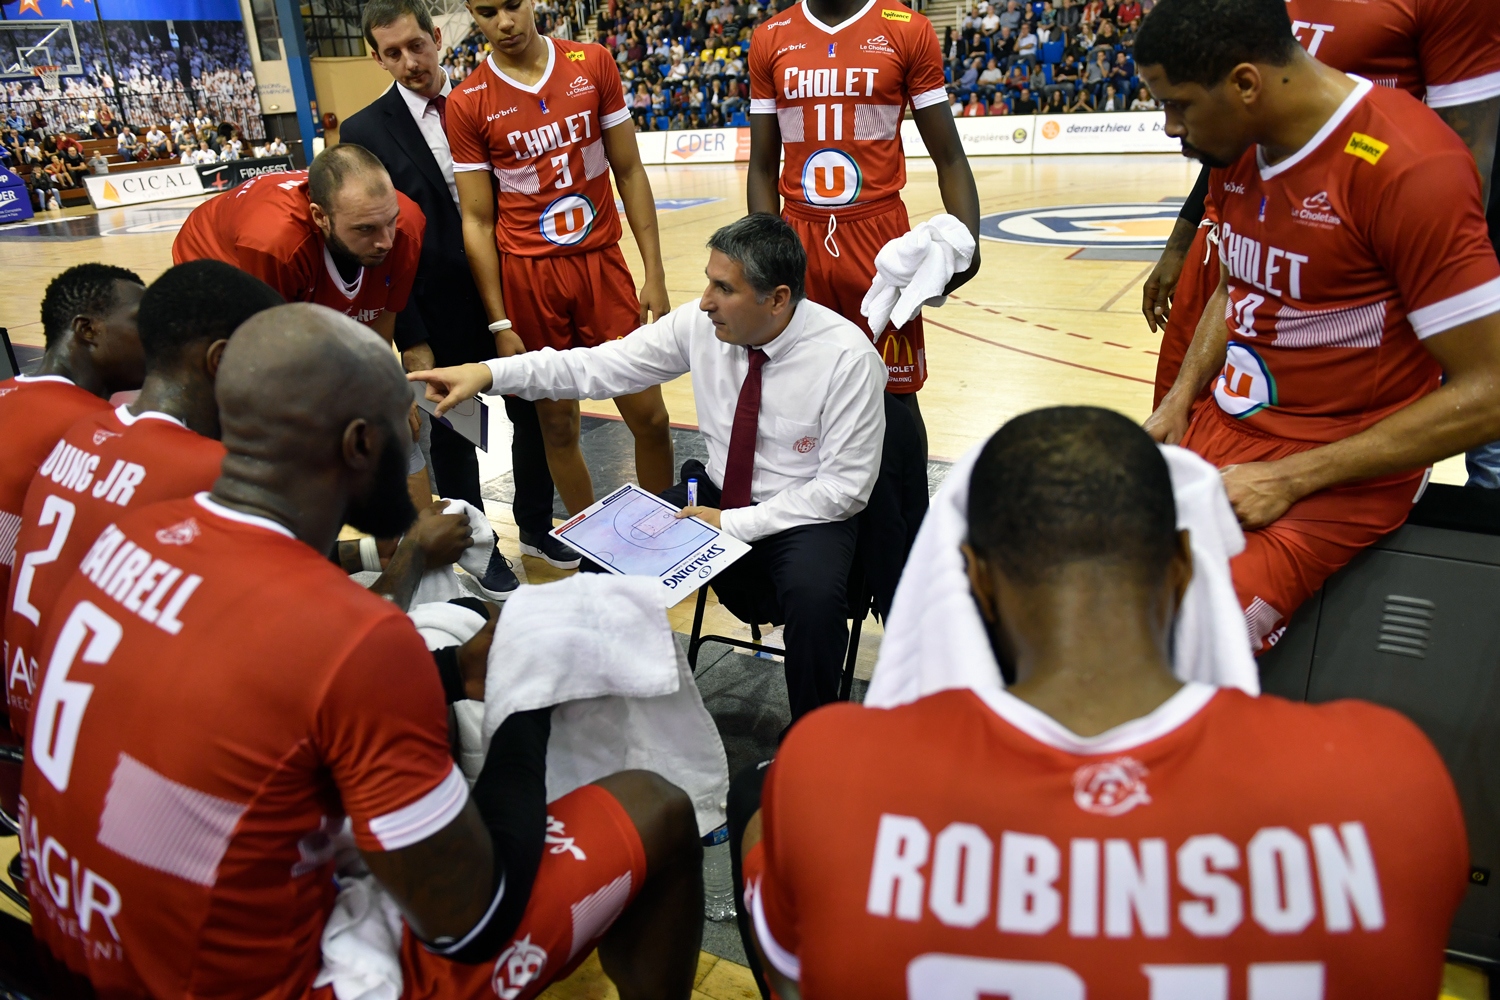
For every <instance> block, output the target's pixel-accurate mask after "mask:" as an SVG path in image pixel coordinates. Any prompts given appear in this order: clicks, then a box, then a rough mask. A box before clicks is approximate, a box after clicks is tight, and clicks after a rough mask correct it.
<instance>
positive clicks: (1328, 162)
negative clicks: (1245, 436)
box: [1210, 77, 1500, 443]
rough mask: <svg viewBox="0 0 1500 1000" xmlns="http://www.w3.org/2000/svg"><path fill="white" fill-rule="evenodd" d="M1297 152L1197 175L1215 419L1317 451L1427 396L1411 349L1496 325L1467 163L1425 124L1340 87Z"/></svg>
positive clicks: (1359, 90)
mask: <svg viewBox="0 0 1500 1000" xmlns="http://www.w3.org/2000/svg"><path fill="white" fill-rule="evenodd" d="M1355 84H1356V86H1355V89H1354V91H1353V92H1352V93H1351V94H1350V95H1349V97H1348V99H1347V100H1345V101H1344V103H1343V104H1342V105H1341V106H1340V107H1339V109H1338V111H1337V112H1335V114H1334V115H1333V117H1332V118H1330V119H1329V121H1328V122H1327V123H1326V124H1325V125H1324V126H1323V128H1322V129H1321V130H1320V131H1319V132H1318V133H1317V134H1316V135H1315V136H1314V137H1313V138H1312V139H1311V140H1310V141H1309V142H1308V143H1307V145H1306V146H1304V147H1302V149H1300V150H1298V151H1297V152H1296V153H1293V154H1292V155H1291V156H1288V157H1287V158H1285V159H1283V160H1282V161H1280V162H1279V163H1276V164H1275V165H1273V166H1266V165H1265V164H1264V162H1263V160H1262V159H1261V155H1262V154H1261V153H1260V151H1259V149H1257V148H1252V149H1249V150H1246V152H1245V154H1244V155H1243V156H1241V157H1240V159H1239V160H1238V161H1237V162H1236V163H1234V164H1233V165H1231V166H1230V167H1228V168H1226V169H1222V170H1215V171H1213V172H1212V174H1211V175H1210V186H1211V187H1212V189H1213V196H1214V201H1215V203H1216V204H1217V205H1218V207H1219V218H1220V224H1219V257H1220V260H1221V261H1222V262H1223V263H1224V265H1225V270H1226V271H1227V282H1228V287H1229V299H1230V301H1229V306H1228V309H1227V324H1228V327H1229V346H1228V356H1227V358H1226V360H1225V365H1224V370H1223V372H1222V373H1221V374H1220V375H1219V377H1218V378H1217V380H1216V381H1215V382H1214V385H1213V393H1214V398H1215V399H1216V400H1217V402H1218V405H1219V407H1220V408H1221V409H1222V410H1223V411H1224V412H1225V413H1227V414H1229V415H1230V416H1232V417H1237V418H1239V419H1241V420H1243V421H1245V423H1246V425H1248V426H1250V427H1254V428H1256V429H1258V430H1261V431H1263V432H1265V433H1267V434H1271V435H1273V436H1275V437H1280V438H1287V439H1290V440H1295V441H1306V442H1311V443H1327V442H1330V441H1337V440H1339V439H1340V438H1345V437H1348V436H1350V435H1351V434H1355V433H1358V432H1359V431H1362V430H1364V429H1365V428H1367V427H1369V426H1371V425H1372V424H1374V423H1377V422H1378V421H1380V420H1382V419H1384V418H1385V417H1387V416H1389V415H1390V414H1391V413H1393V412H1395V411H1396V410H1399V409H1401V408H1402V407H1404V406H1407V405H1408V404H1410V403H1412V402H1413V401H1415V400H1417V399H1418V398H1420V397H1422V396H1424V395H1426V394H1427V393H1429V392H1431V391H1433V390H1434V389H1436V388H1437V386H1438V379H1439V376H1440V375H1441V372H1440V370H1439V366H1438V363H1437V361H1436V360H1435V359H1434V358H1433V357H1432V355H1431V354H1429V353H1428V352H1427V350H1426V349H1425V348H1424V347H1423V346H1422V343H1421V340H1422V339H1423V338H1426V337H1431V336H1433V335H1435V334H1439V333H1442V332H1444V331H1446V330H1450V329H1452V328H1454V327H1456V326H1459V325H1461V324H1464V323H1467V322H1470V321H1471V320H1475V319H1478V318H1480V317H1482V316H1484V315H1487V314H1489V313H1492V312H1496V311H1500V264H1497V263H1496V260H1495V252H1494V250H1493V249H1492V248H1491V246H1490V242H1489V233H1488V230H1487V228H1486V225H1485V219H1484V210H1483V209H1482V208H1481V207H1480V203H1479V177H1478V174H1477V173H1476V172H1475V170H1474V159H1473V157H1472V156H1470V154H1469V151H1468V149H1467V148H1466V147H1465V146H1464V144H1463V142H1462V141H1460V140H1459V138H1458V136H1456V135H1454V134H1453V130H1452V129H1450V128H1449V127H1448V126H1447V125H1446V124H1444V122H1443V121H1442V119H1440V118H1439V117H1438V116H1437V114H1436V113H1435V112H1433V111H1432V110H1430V109H1428V108H1426V107H1423V106H1422V105H1421V104H1420V103H1419V102H1417V101H1416V100H1414V99H1413V98H1412V97H1411V96H1410V95H1408V94H1405V93H1402V92H1400V91H1395V90H1388V89H1386V88H1383V87H1374V86H1372V85H1371V83H1370V81H1368V80H1364V79H1360V78H1357V77H1356V78H1355Z"/></svg>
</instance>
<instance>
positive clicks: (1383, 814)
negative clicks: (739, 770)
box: [746, 684, 1468, 1000]
mask: <svg viewBox="0 0 1500 1000" xmlns="http://www.w3.org/2000/svg"><path fill="white" fill-rule="evenodd" d="M829 754H834V755H842V756H840V759H843V760H850V761H857V762H858V763H857V764H855V765H854V766H853V767H852V768H850V767H845V768H841V769H829V768H828V767H827V765H826V762H827V760H829V759H830V758H829V756H828V755H829ZM761 808H762V819H763V822H764V831H765V839H764V840H763V841H762V843H761V845H760V846H759V847H757V850H761V849H762V848H763V855H762V857H761V858H759V859H757V858H756V857H755V856H754V854H752V855H751V857H749V858H747V861H746V880H747V883H748V887H747V895H748V896H749V897H750V898H749V904H750V910H751V916H752V919H753V920H754V923H755V928H756V932H757V935H758V936H759V938H760V941H761V944H762V946H763V951H764V952H765V953H766V956H767V958H768V959H770V961H771V962H772V964H773V965H775V966H776V967H777V968H778V969H779V970H780V971H781V972H782V973H783V974H784V975H787V976H789V977H791V978H795V979H800V981H801V986H802V995H803V996H805V997H809V998H812V1000H816V998H819V997H861V998H865V1000H880V998H887V997H888V998H892V1000H895V998H898V997H899V998H903V1000H905V998H910V1000H937V998H951V997H990V996H994V997H1010V998H1011V1000H1043V998H1045V1000H1084V998H1085V997H1088V998H1089V1000H1114V998H1118V1000H1168V998H1170V1000H1177V998H1184V1000H1185V998H1192V1000H1230V998H1234V1000H1288V998H1297V1000H1324V998H1329V1000H1333V998H1348V1000H1363V998H1368V997H1423V996H1433V995H1434V993H1435V991H1436V990H1437V989H1438V987H1439V984H1440V980H1441V977H1442V964H1443V946H1444V943H1445V941H1446V939H1447V934H1448V927H1449V923H1450V921H1451V920H1452V917H1453V913H1454V911H1455V910H1456V909H1457V906H1458V903H1459V900H1460V899H1461V897H1462V896H1463V894H1464V891H1465V888H1466V883H1467V881H1468V849H1467V844H1466V842H1465V836H1464V826H1463V817H1462V814H1461V813H1460V811H1459V805H1458V798H1457V795H1456V794H1455V792H1454V789H1453V783H1452V781H1451V780H1450V779H1449V777H1448V773H1447V771H1446V769H1445V768H1444V765H1443V762H1442V760H1441V759H1440V758H1439V757H1438V755H1437V753H1436V752H1435V751H1434V750H1433V748H1432V745H1431V744H1430V743H1428V742H1427V740H1426V738H1425V737H1424V736H1423V735H1422V734H1421V733H1420V732H1419V731H1418V730H1417V728H1416V727H1415V726H1414V725H1412V723H1411V722H1409V721H1408V720H1406V719H1405V718H1403V717H1401V716H1399V715H1397V714H1396V713H1395V712H1392V711H1389V710H1387V709H1384V708H1378V707H1376V706H1373V705H1368V704H1364V703H1360V702H1352V701H1345V702H1335V703H1331V704H1326V705H1318V706H1312V705H1307V704H1301V703H1294V702H1289V701H1285V700H1282V699H1279V698H1274V697H1271V696H1266V697H1262V698H1252V697H1249V696H1248V695H1245V694H1244V693H1242V692H1239V691H1235V690H1221V689H1216V688H1211V687H1207V686H1205V685H1201V684H1189V685H1187V686H1185V687H1184V688H1183V689H1182V690H1181V691H1179V692H1178V693H1177V694H1176V695H1174V696H1173V697H1172V698H1170V699H1168V700H1167V701H1166V702H1165V703H1164V704H1163V705H1161V706H1160V707H1158V708H1157V709H1156V710H1155V711H1154V712H1152V713H1151V714H1150V715H1147V716H1145V717H1143V718H1141V719H1137V720H1134V721H1132V722H1129V723H1126V724H1124V725H1122V726H1119V727H1117V728H1115V729H1112V730H1110V731H1108V732H1106V733H1103V734H1101V735H1099V736H1095V737H1090V738H1084V737H1079V736H1076V735H1074V734H1073V733H1071V732H1069V731H1068V730H1067V729H1065V728H1064V727H1062V726H1060V725H1059V724H1058V723H1056V722H1055V721H1053V720H1052V719H1051V718H1050V717H1048V716H1046V715H1043V714H1042V713H1041V712H1039V711H1037V710H1036V709H1034V708H1032V707H1031V706H1030V705H1028V704H1026V703H1025V702H1022V701H1021V700H1019V699H1017V698H1015V697H1014V696H1012V695H1010V694H1007V693H1005V692H985V693H977V692H973V691H947V692H942V693H939V694H935V695H931V696H929V697H927V698H923V699H921V700H919V701H917V702H914V703H912V704H910V705H905V706H902V707H900V708H896V709H892V710H885V711H874V710H869V709H861V708H855V707H851V706H837V707H833V708H825V709H822V710H820V711H818V712H816V713H814V714H813V715H812V716H810V717H809V718H807V719H805V720H803V721H802V722H801V723H799V724H798V725H797V726H796V728H794V729H793V730H792V732H791V733H790V734H789V735H788V737H787V740H786V743H784V744H783V745H782V747H781V750H780V751H779V752H778V754H777V757H776V760H775V762H774V763H773V764H772V765H771V770H770V773H769V774H768V775H767V778H766V784H765V789H764V796H763V798H762V801H761ZM757 869H760V871H762V872H763V874H762V875H760V876H757V874H756V870H757ZM757 877H758V878H759V881H758V882H757V881H756V879H757Z"/></svg>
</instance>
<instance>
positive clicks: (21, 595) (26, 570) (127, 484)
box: [4, 406, 224, 736]
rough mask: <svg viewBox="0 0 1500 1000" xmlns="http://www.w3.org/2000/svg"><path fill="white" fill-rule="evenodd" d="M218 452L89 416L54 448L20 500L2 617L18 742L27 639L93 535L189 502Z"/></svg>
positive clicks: (141, 422) (209, 444)
mask: <svg viewBox="0 0 1500 1000" xmlns="http://www.w3.org/2000/svg"><path fill="white" fill-rule="evenodd" d="M223 461H224V446H223V445H221V444H220V443H219V442H217V441H214V440H212V439H211V438H206V437H203V436H202V435H201V434H195V433H193V432H192V431H190V430H188V429H187V428H186V427H185V426H183V424H182V423H181V421H179V420H177V419H176V418H174V417H169V416H167V415H166V414H165V413H155V412H146V413H142V414H141V415H140V416H135V415H134V414H132V413H131V412H130V410H129V409H128V408H127V407H124V406H121V407H119V408H117V409H114V410H107V411H103V412H100V413H91V414H89V415H88V416H87V417H84V418H83V419H82V420H80V421H78V422H77V423H76V424H74V425H73V426H72V427H71V428H69V430H68V432H67V433H66V434H64V435H63V436H62V437H61V438H59V439H58V441H57V443H56V444H55V445H53V446H52V450H51V451H50V452H48V453H47V457H46V459H45V460H43V462H42V464H41V467H40V469H39V470H38V474H37V475H36V477H35V478H34V479H32V481H31V489H29V490H28V491H27V493H26V505H25V508H24V509H23V511H22V514H21V533H20V535H19V536H18V537H17V539H16V569H15V573H14V576H13V578H12V580H11V587H10V590H9V593H8V595H7V598H6V602H5V608H4V618H5V633H4V634H5V642H6V650H5V696H6V700H7V701H8V702H9V704H10V726H11V728H12V729H14V730H15V731H16V732H17V733H18V734H20V735H22V736H24V735H25V734H26V723H27V720H28V717H29V715H30V713H31V699H32V697H33V696H34V695H35V694H36V683H35V680H36V675H37V660H36V654H37V650H36V648H35V639H36V636H37V634H38V632H39V630H40V629H42V628H44V627H45V624H46V621H47V618H48V615H49V613H50V612H51V610H52V604H53V601H55V600H56V598H57V593H58V591H60V590H61V589H62V586H63V584H64V583H66V582H67V581H68V579H69V578H71V577H72V575H73V571H74V570H76V569H77V568H78V562H79V560H81V559H82V558H83V554H84V552H85V551H87V550H88V547H89V546H90V545H92V544H93V542H94V539H95V538H98V537H99V532H101V531H103V530H104V528H105V526H106V525H108V524H109V523H110V522H111V521H114V520H116V519H118V518H119V517H120V515H121V511H122V509H123V508H131V507H143V506H145V505H146V504H149V503H156V502H157V501H158V500H172V499H176V498H177V497H188V496H192V495H193V494H194V493H197V492H198V491H200V490H206V489H208V488H209V487H211V486H212V485H213V484H214V480H215V479H217V478H219V465H220V463H222V462H223Z"/></svg>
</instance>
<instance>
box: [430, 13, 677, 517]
mask: <svg viewBox="0 0 1500 1000" xmlns="http://www.w3.org/2000/svg"><path fill="white" fill-rule="evenodd" d="M469 13H470V14H472V15H473V17H474V21H475V23H476V24H477V25H478V26H479V30H480V31H482V32H483V33H484V36H485V38H486V39H488V40H489V42H490V47H491V49H492V50H493V51H492V52H491V53H490V55H489V57H488V58H487V59H485V61H484V62H483V63H481V64H480V65H479V67H478V68H477V69H475V70H474V72H473V73H471V74H470V75H469V76H467V77H465V78H464V81H463V83H462V84H461V85H459V86H458V87H455V88H454V89H453V92H452V94H450V95H449V97H448V103H447V107H446V113H445V116H444V117H445V121H446V129H447V133H448V144H449V147H450V148H451V149H452V151H453V174H454V181H455V182H456V183H457V185H458V200H459V207H460V209H461V211H462V214H463V226H464V248H465V250H466V251H467V252H468V256H469V269H470V270H471V271H472V272H473V274H474V284H475V285H476V286H477V287H478V289H479V295H480V297H481V298H482V299H483V300H484V304H485V310H486V312H488V314H489V318H490V329H491V330H492V331H493V332H494V333H495V347H496V350H497V352H498V354H499V356H500V357H502V358H504V357H509V356H511V355H513V354H519V353H521V352H522V351H539V350H541V349H542V348H544V347H551V348H555V349H557V350H566V349H567V348H570V347H596V346H598V345H599V344H602V343H604V342H605V341H609V340H617V339H619V338H620V337H623V336H625V335H626V334H628V333H630V332H631V331H632V330H634V329H635V328H636V327H638V326H644V325H645V323H646V316H647V314H648V313H650V314H652V315H653V316H654V317H655V318H656V319H660V318H661V317H662V316H664V315H666V313H667V312H668V311H669V309H670V305H669V303H668V301H667V286H666V276H665V272H664V271H663V270H662V263H661V241H660V238H659V236H658V234H657V230H656V202H655V200H654V199H653V198H652V195H651V182H650V180H649V179H648V178H647V177H646V171H645V168H643V167H642V166H641V157H640V150H639V149H638V148H637V146H636V144H635V124H634V122H633V121H632V120H631V117H630V112H629V111H627V110H626V108H625V96H624V94H623V92H622V91H621V89H620V72H619V70H618V69H617V68H616V66H615V63H614V60H613V59H612V58H610V55H609V53H608V52H607V51H606V50H605V49H604V48H603V46H599V45H593V44H586V43H582V42H569V41H563V40H560V39H556V38H549V37H547V36H545V35H542V34H540V33H539V32H538V31H537V30H536V20H535V15H534V10H533V6H532V0H470V2H469ZM611 170H613V171H614V173H615V179H616V181H618V182H619V185H620V199H621V201H623V202H624V204H625V216H626V218H627V219H629V220H630V230H631V232H632V233H633V234H634V235H635V241H636V246H637V247H638V248H639V250H640V253H641V257H642V259H643V260H644V261H645V266H646V274H645V286H644V288H643V289H642V292H641V296H640V298H639V299H637V297H636V292H635V286H634V285H633V284H632V282H631V277H630V269H629V268H628V267H626V265H625V256H624V254H622V253H621V252H620V246H619V243H620V215H619V212H617V211H616V210H615V197H614V193H613V192H612V191H611V190H610V184H609V173H610V171H611ZM490 174H493V175H494V177H495V179H496V181H497V182H498V185H497V187H498V190H497V189H495V188H492V187H491V181H490V176H489V175H490ZM497 248H498V254H497ZM615 404H616V405H617V406H618V407H619V409H620V415H621V416H622V417H624V418H625V423H626V425H628V426H629V427H630V431H631V433H632V434H633V435H635V464H636V474H637V476H638V477H639V480H640V484H641V485H642V486H644V487H645V488H646V489H648V490H651V491H652V492H660V491H662V490H665V489H666V488H667V487H669V486H671V485H672V482H673V469H672V438H671V435H670V431H669V428H668V423H667V408H666V404H665V403H663V402H662V397H661V389H660V388H659V387H653V388H650V389H647V390H645V391H643V392H637V393H631V394H628V395H624V396H620V397H618V398H616V400H615ZM536 409H537V416H538V417H539V418H540V420H541V424H542V440H543V443H544V444H545V446H546V449H547V465H548V467H549V468H550V469H551V471H552V479H553V481H554V482H555V483H556V484H557V489H558V493H559V494H561V496H562V499H563V503H564V504H565V505H566V506H567V508H568V510H569V511H570V512H572V513H577V512H578V511H580V510H582V509H583V508H585V507H587V506H588V505H589V504H591V503H593V502H594V490H593V484H592V481H591V480H590V478H589V470H588V467H587V466H586V465H584V462H583V453H582V452H581V451H580V450H579V447H578V433H579V410H578V403H577V401H576V400H537V402H536Z"/></svg>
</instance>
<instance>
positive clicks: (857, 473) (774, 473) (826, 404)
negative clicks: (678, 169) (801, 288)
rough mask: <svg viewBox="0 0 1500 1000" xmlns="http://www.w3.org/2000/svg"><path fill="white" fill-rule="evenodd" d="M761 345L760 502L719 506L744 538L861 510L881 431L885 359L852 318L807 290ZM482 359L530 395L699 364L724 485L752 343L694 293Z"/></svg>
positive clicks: (754, 480)
mask: <svg viewBox="0 0 1500 1000" xmlns="http://www.w3.org/2000/svg"><path fill="white" fill-rule="evenodd" d="M761 350H763V351H765V352H766V362H765V365H764V366H763V367H762V368H761V396H760V421H759V426H758V430H759V433H758V434H757V435H756V439H755V471H754V474H753V476H752V477H751V480H750V496H751V499H753V500H754V501H755V502H756V504H755V506H753V507H741V508H738V509H735V510H726V511H724V512H723V515H722V517H721V518H720V523H721V524H722V526H723V528H724V530H725V531H726V532H727V533H728V534H730V535H732V536H733V537H735V538H738V539H740V540H741V541H746V542H753V541H755V540H756V539H757V538H764V537H766V536H767V535H774V534H776V533H778V532H782V531H786V530H787V529H788V528H795V527H797V526H798V525H802V524H817V523H820V522H824V521H842V520H844V519H845V518H848V517H851V516H853V515H854V514H857V513H859V512H860V511H861V510H863V509H864V507H865V504H866V502H868V500H869V499H870V490H871V488H872V487H873V486H874V485H875V477H876V476H877V475H878V474H879V472H880V452H881V448H882V446H883V445H884V443H885V400H884V398H883V393H884V390H885V380H886V367H885V362H883V361H882V360H881V358H880V355H879V354H878V353H877V352H876V350H875V347H874V345H872V344H871V343H870V338H869V337H867V336H865V334H864V332H863V331H862V330H860V329H859V328H858V327H856V326H855V325H854V324H853V323H851V322H849V321H848V320H847V319H845V318H844V317H842V316H840V315H839V314H838V313H836V312H834V311H833V310H831V309H827V308H824V307H823V306H820V305H818V304H816V303H814V302H809V301H807V300H806V299H804V300H803V301H802V302H800V303H799V304H798V305H797V309H796V312H795V313H794V314H793V315H792V320H791V322H790V323H788V324H787V327H786V329H785V330H783V331H782V332H781V334H780V335H779V336H777V337H776V339H775V340H772V341H771V342H770V343H769V344H765V345H764V346H762V348H761ZM485 364H487V365H489V366H490V371H491V373H492V374H493V376H494V384H493V385H492V386H491V387H490V389H489V390H488V392H489V393H490V394H492V395H500V394H513V395H517V396H520V397H521V398H522V399H554V398H563V399H583V398H588V399H612V398H614V397H615V396H622V395H625V394H627V393H632V392H640V391H642V390H644V389H649V388H650V387H651V386H653V385H660V384H661V383H663V382H667V381H669V380H671V379H674V378H677V377H678V376H679V375H684V374H686V373H688V372H692V373H693V394H694V396H695V397H696V398H697V401H698V429H699V430H700V431H701V432H702V433H703V441H704V443H705V444H706V445H707V446H708V475H709V478H710V479H712V480H713V481H714V483H715V484H716V485H720V486H722V485H723V483H724V463H725V460H726V459H727V458H728V455H729V437H730V434H731V432H732V431H733V430H734V411H735V407H736V405H737V404H738V402H739V398H740V386H741V385H743V384H744V381H745V375H746V373H747V372H748V371H749V369H750V361H749V355H748V353H747V351H746V349H745V348H743V347H738V346H735V345H734V344H726V343H724V342H723V341H722V340H720V339H719V338H718V337H716V336H715V335H714V326H713V323H712V322H711V321H710V320H709V318H708V315H707V314H706V313H704V312H703V311H702V310H701V309H699V308H698V303H697V302H696V301H694V302H689V303H687V304H686V305H682V306H678V307H677V308H676V309H674V310H672V311H671V312H670V313H668V314H667V315H666V316H663V317H662V318H661V319H660V320H658V321H657V322H655V323H652V324H650V325H649V326H643V327H641V328H640V329H638V330H636V331H635V332H634V333H632V334H630V335H629V336H627V337H623V338H621V339H619V340H612V341H610V342H609V343H607V344H602V345H600V346H599V347H579V348H574V349H572V350H568V351H555V350H553V349H551V348H544V349H543V350H541V351H536V352H531V353H526V354H518V355H516V356H514V357H510V358H496V359H494V360H492V361H486V362H485Z"/></svg>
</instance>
